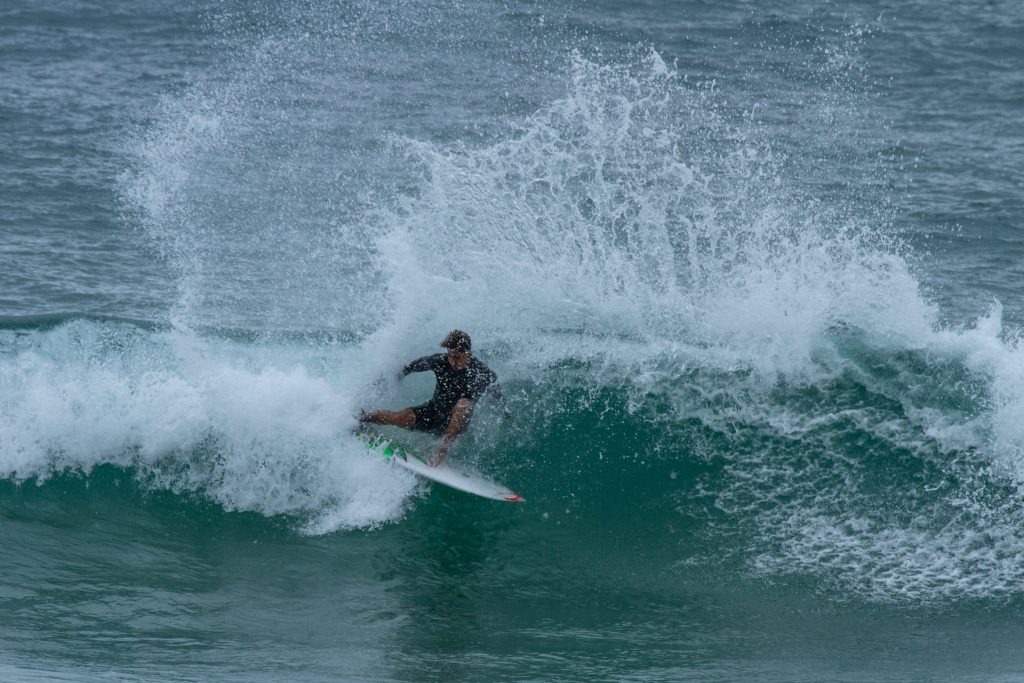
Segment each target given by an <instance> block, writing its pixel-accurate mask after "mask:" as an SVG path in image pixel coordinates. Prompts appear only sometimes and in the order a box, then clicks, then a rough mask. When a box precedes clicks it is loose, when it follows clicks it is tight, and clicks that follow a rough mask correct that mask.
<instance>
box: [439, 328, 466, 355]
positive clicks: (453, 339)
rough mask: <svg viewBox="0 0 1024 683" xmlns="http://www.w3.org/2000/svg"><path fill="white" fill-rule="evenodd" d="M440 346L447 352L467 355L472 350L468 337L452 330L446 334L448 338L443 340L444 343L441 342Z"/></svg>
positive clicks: (460, 331) (461, 332) (463, 333)
mask: <svg viewBox="0 0 1024 683" xmlns="http://www.w3.org/2000/svg"><path fill="white" fill-rule="evenodd" d="M441 346H443V347H444V348H446V349H448V350H449V351H458V352H459V353H469V352H470V350H471V349H472V348H473V343H472V342H471V341H470V340H469V335H468V334H466V333H465V332H463V331H462V330H452V331H451V332H449V333H448V336H447V337H445V338H444V341H442V342H441Z"/></svg>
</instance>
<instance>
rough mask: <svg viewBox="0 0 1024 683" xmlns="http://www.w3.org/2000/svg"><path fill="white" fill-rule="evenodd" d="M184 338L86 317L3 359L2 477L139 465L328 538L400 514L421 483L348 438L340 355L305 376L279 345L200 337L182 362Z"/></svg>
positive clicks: (166, 481)
mask: <svg viewBox="0 0 1024 683" xmlns="http://www.w3.org/2000/svg"><path fill="white" fill-rule="evenodd" d="M122 334H123V335H124V336H120V335H122ZM178 336H179V335H178V333H174V332H171V333H158V334H153V335H149V336H146V337H144V338H143V337H137V336H134V335H132V334H131V333H130V332H128V331H124V330H122V331H121V332H117V331H115V332H113V333H112V332H111V330H110V329H109V328H106V327H104V326H101V325H97V324H95V323H87V322H79V323H73V324H70V325H66V326H64V327H62V328H59V329H57V330H54V331H52V332H47V333H43V334H42V336H41V343H39V344H37V345H35V346H34V347H32V348H28V349H25V350H23V351H21V352H20V353H18V354H17V355H16V356H14V357H13V358H9V359H5V361H4V363H2V364H0V378H2V385H3V386H4V387H5V389H6V391H5V398H4V400H5V406H4V411H3V417H2V419H0V475H2V476H4V477H5V478H15V479H20V480H24V479H27V478H31V477H38V478H46V477H49V476H52V475H53V474H54V473H56V472H60V471H63V470H66V469H78V470H83V471H89V470H90V469H92V468H93V467H95V466H97V465H100V464H117V465H121V466H131V467H135V468H136V469H137V470H138V473H139V476H140V477H142V478H143V479H147V480H151V481H152V482H153V484H154V485H156V486H160V487H166V488H170V489H172V490H188V491H202V492H203V493H204V494H205V495H208V496H210V497H211V498H212V499H213V500H215V501H217V502H218V503H220V504H222V505H223V506H224V507H225V508H226V509H229V510H253V511H258V512H261V513H264V514H268V515H275V514H292V515H298V516H300V517H307V518H311V519H315V520H316V522H311V523H310V524H311V526H310V528H311V529H316V530H318V531H319V532H326V531H331V530H334V529H339V528H349V527H366V526H374V525H376V524H380V523H383V522H386V521H389V520H393V519H397V518H398V517H400V516H401V514H402V513H403V510H404V508H405V505H406V501H407V499H408V497H409V495H410V493H411V492H412V491H413V486H414V484H413V482H412V481H411V480H410V478H409V477H407V476H404V475H402V474H400V473H398V472H395V471H392V470H391V468H389V467H387V466H386V463H383V462H378V461H376V460H375V459H373V458H371V457H369V456H368V454H367V453H366V451H365V449H364V448H362V447H361V446H360V445H359V444H358V443H356V442H355V441H354V439H352V438H351V436H350V435H349V434H348V429H349V428H350V427H351V426H352V425H353V418H352V415H353V412H354V410H355V406H354V405H353V402H352V401H353V397H354V395H355V391H354V388H353V387H352V385H349V384H347V382H346V377H345V375H344V368H345V367H346V363H347V361H346V359H345V358H344V357H339V358H338V361H337V362H338V367H339V368H341V372H340V373H339V372H338V371H337V370H336V371H335V373H334V374H333V376H332V377H331V378H328V375H327V373H324V374H322V375H320V376H315V375H313V374H311V373H310V370H309V369H308V368H307V367H306V366H305V365H303V361H306V362H310V358H308V357H306V358H303V356H304V355H305V354H307V353H308V350H304V349H301V348H291V349H287V351H288V352H290V353H287V352H286V353H283V354H282V355H285V356H288V355H291V356H292V358H291V360H290V361H288V362H286V363H284V364H278V363H277V362H276V361H274V360H272V356H274V355H277V354H278V353H281V350H280V349H267V348H265V347H251V346H239V345H237V344H232V343H228V342H215V341H209V342H203V341H201V340H198V339H195V338H193V339H191V340H189V342H188V343H187V344H186V346H187V347H189V348H190V349H191V353H190V354H189V355H187V356H181V355H178V354H177V352H176V349H177V348H179V347H180V346H181V343H180V341H181V340H180V339H178ZM111 339H112V340H114V341H116V342H117V343H118V345H119V346H120V348H117V349H114V350H112V349H111V348H110V347H109V345H108V343H107V341H109V340H111Z"/></svg>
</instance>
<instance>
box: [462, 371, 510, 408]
mask: <svg viewBox="0 0 1024 683" xmlns="http://www.w3.org/2000/svg"><path fill="white" fill-rule="evenodd" d="M473 371H474V372H473V378H472V380H471V381H470V385H469V397H470V398H471V399H473V400H474V401H475V400H477V399H478V398H480V396H482V395H483V393H484V392H485V391H487V390H488V389H490V391H491V393H492V394H494V395H495V396H497V397H498V398H499V399H500V400H504V399H503V398H502V396H501V389H500V388H499V387H498V376H497V375H495V374H494V371H493V370H491V369H490V368H489V367H487V366H486V365H484V364H483V363H480V364H478V365H475V366H474V368H473Z"/></svg>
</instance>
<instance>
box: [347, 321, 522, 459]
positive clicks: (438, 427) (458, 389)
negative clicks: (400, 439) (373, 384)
mask: <svg viewBox="0 0 1024 683" xmlns="http://www.w3.org/2000/svg"><path fill="white" fill-rule="evenodd" d="M441 346H442V347H444V348H445V349H447V353H437V354H434V355H431V356H424V357H423V358H418V359H416V360H414V361H413V362H411V363H409V364H408V365H406V366H405V367H404V368H402V373H401V377H405V376H406V375H408V374H410V373H413V372H426V371H428V370H429V371H431V372H433V373H434V377H435V379H436V382H437V383H436V384H435V385H434V395H433V396H431V398H430V400H429V401H427V402H426V403H423V404H421V405H418V406H412V407H411V408H405V409H403V410H394V411H392V410H377V411H374V412H372V413H365V412H364V413H361V414H360V415H359V422H360V424H367V423H370V424H383V425H394V426H396V427H402V428H403V429H415V430H417V431H421V432H429V433H431V434H434V435H437V436H440V437H441V445H440V446H438V449H437V452H436V453H435V454H434V457H433V458H431V460H430V466H431V467H437V466H438V465H440V464H441V463H442V462H444V459H445V457H447V455H448V449H449V448H451V445H452V443H453V442H454V441H455V439H456V438H458V436H459V435H460V434H462V432H464V431H466V427H468V426H469V419H470V417H472V415H473V405H474V403H475V402H476V400H477V399H478V398H480V396H481V395H483V393H484V392H485V391H487V390H488V388H490V390H491V391H492V392H494V393H495V395H496V396H497V398H498V399H499V400H503V399H502V396H501V390H500V389H499V388H498V385H497V380H498V376H497V375H495V374H494V372H493V371H492V370H491V369H490V368H488V367H487V366H486V365H484V364H483V363H481V362H480V361H478V360H477V359H476V358H474V357H473V353H472V342H471V341H470V338H469V335H468V334H466V333H465V332H463V331H462V330H452V331H451V332H449V333H448V335H447V336H446V337H445V338H444V341H442V342H441Z"/></svg>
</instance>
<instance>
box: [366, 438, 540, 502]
mask: <svg viewBox="0 0 1024 683" xmlns="http://www.w3.org/2000/svg"><path fill="white" fill-rule="evenodd" d="M356 436H357V437H358V438H359V440H360V441H362V442H363V443H365V444H366V447H367V448H369V449H370V451H372V452H374V453H376V454H378V455H380V456H382V457H383V458H384V459H386V460H390V461H391V462H392V463H393V464H395V465H398V466H399V467H404V468H405V469H407V470H409V471H410V472H413V473H415V474H418V475H419V476H421V477H425V478H426V479H430V480H431V481H436V482H437V483H439V484H444V485H445V486H450V487H452V488H453V489H458V490H459V491H465V492H466V493H472V494H475V495H477V496H482V497H483V498H490V499H491V500H504V501H508V502H510V503H522V502H523V497H522V496H520V495H519V494H518V493H516V492H515V491H511V490H509V489H507V488H505V487H504V486H502V485H501V484H498V483H495V482H493V481H489V480H487V479H484V478H483V477H482V476H481V475H479V474H477V473H475V472H470V471H468V470H465V469H462V468H456V467H454V466H452V465H449V464H448V463H447V462H445V463H442V464H440V465H438V466H437V467H431V466H430V465H428V464H427V461H426V459H425V458H424V457H423V456H421V455H420V454H419V453H416V452H415V451H413V450H411V449H408V448H405V447H403V446H400V445H399V444H396V443H395V442H394V441H391V440H390V439H388V438H387V437H385V436H382V435H380V434H375V433H373V432H357V433H356Z"/></svg>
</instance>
